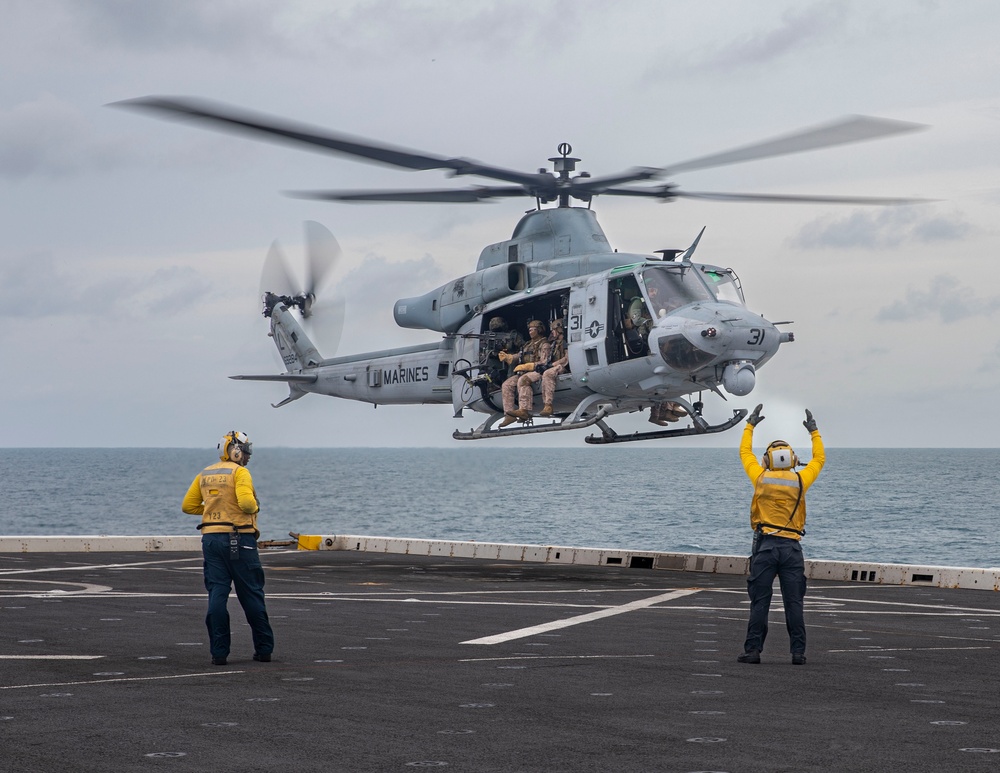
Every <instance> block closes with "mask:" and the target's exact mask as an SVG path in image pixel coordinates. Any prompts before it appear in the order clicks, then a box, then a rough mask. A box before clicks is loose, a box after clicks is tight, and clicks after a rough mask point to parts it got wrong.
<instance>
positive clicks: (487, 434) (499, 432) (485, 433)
mask: <svg viewBox="0 0 1000 773" xmlns="http://www.w3.org/2000/svg"><path fill="white" fill-rule="evenodd" d="M744 413H745V411H744ZM607 415H608V411H607V409H606V408H603V407H602V408H600V409H599V410H598V411H597V413H595V414H594V415H593V416H591V417H590V418H587V419H581V420H579V421H570V420H569V419H566V420H563V421H554V422H552V423H551V424H540V425H538V426H535V424H534V423H533V421H532V420H530V419H529V420H528V423H526V424H524V425H523V426H520V427H513V428H511V429H493V425H494V424H496V423H497V422H498V421H500V419H502V418H503V414H502V413H494V414H492V415H491V416H490V417H489V418H488V419H487V420H486V421H484V422H483V423H482V424H480V425H479V426H478V427H476V428H475V429H474V430H472V431H471V432H461V431H459V430H457V429H456V430H455V431H454V432H453V433H452V437H453V438H455V440H482V439H483V438H491V437H512V436H514V435H538V434H540V433H542V432H561V431H563V430H568V429H583V428H584V427H592V426H593V425H594V424H599V423H600V424H603V422H602V421H601V420H602V419H604V417H605V416H607ZM570 418H572V417H570ZM603 431H604V430H603V429H602V432H603Z"/></svg>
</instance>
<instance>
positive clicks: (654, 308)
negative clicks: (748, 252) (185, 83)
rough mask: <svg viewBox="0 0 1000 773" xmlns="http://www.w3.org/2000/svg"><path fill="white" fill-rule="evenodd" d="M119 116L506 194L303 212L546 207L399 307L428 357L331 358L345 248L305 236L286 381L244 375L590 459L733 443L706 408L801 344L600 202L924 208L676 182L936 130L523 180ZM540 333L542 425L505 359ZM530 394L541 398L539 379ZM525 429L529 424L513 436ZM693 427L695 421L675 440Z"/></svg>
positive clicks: (428, 158) (266, 295)
mask: <svg viewBox="0 0 1000 773" xmlns="http://www.w3.org/2000/svg"><path fill="white" fill-rule="evenodd" d="M114 106H120V107H126V108H134V109H139V110H143V111H146V112H152V113H154V114H156V115H157V116H158V117H165V118H169V119H175V120H193V121H197V122H199V123H201V124H204V125H206V126H207V127H209V128H214V129H221V130H224V131H230V132H238V133H243V134H249V135H251V136H253V137H255V138H258V139H265V140H269V141H275V142H281V143H286V144H291V145H293V146H296V147H299V148H305V149H310V150H318V151H321V152H327V153H332V154H336V155H344V156H349V157H353V158H355V159H360V160H362V161H367V162H371V163H379V164H383V165H388V166H393V167H396V168H402V169H408V170H420V171H429V170H445V171H446V172H447V173H448V174H449V175H450V176H452V177H455V176H476V177H481V178H487V179H489V180H493V181H497V182H500V183H504V184H499V185H476V186H470V187H465V188H430V189H412V190H401V189H396V190H360V191H359V190H319V191H297V192H291V193H290V195H293V196H296V197H299V198H307V199H314V200H323V201H334V202H434V203H469V202H482V201H487V200H491V199H503V198H515V197H529V198H532V199H534V200H535V207H534V208H533V209H531V210H529V211H528V212H527V213H525V214H524V215H523V216H522V217H521V219H520V221H519V222H518V223H517V224H516V225H515V227H514V229H513V232H512V234H511V237H510V238H509V239H504V240H502V241H499V242H496V243H494V244H490V245H487V246H486V247H484V248H483V249H482V251H481V253H480V255H479V260H478V263H477V265H476V269H475V271H473V272H471V273H469V274H466V275H464V276H461V277H458V278H457V279H454V280H452V281H449V282H447V283H445V284H444V285H441V286H440V287H437V288H435V289H433V290H430V291H429V292H427V293H424V294H423V295H418V296H414V297H409V298H401V299H399V300H397V301H396V302H395V304H394V306H393V317H394V319H395V322H396V323H397V324H398V325H399V326H400V327H403V328H411V329H421V330H427V331H433V332H436V333H440V334H442V337H441V338H440V339H438V340H436V341H434V342H431V343H427V344H422V345H416V346H408V347H400V348H394V349H387V350H383V351H377V352H367V353H361V354H354V355H350V356H342V357H329V358H324V357H323V356H322V355H321V354H320V352H319V350H318V349H317V347H316V345H315V343H314V342H313V341H312V340H311V339H310V337H309V335H307V333H306V331H305V330H304V328H303V325H307V324H309V322H310V320H312V319H313V318H315V317H317V316H319V314H320V312H321V311H323V309H324V308H326V312H325V313H326V315H327V316H328V317H330V318H332V319H334V320H335V321H339V322H340V323H342V315H343V307H342V306H340V307H338V306H337V305H336V304H334V305H332V306H329V305H328V306H327V307H324V306H323V305H322V301H320V302H317V295H316V293H317V290H318V289H319V287H320V285H321V284H322V283H323V280H324V278H325V276H326V275H327V272H328V271H329V268H330V266H332V265H333V263H334V261H335V260H336V258H337V255H338V254H339V246H338V245H337V243H336V239H335V238H334V237H333V235H332V234H331V233H330V232H329V231H328V230H326V229H325V228H324V227H323V226H321V225H319V224H318V223H315V222H309V223H307V224H306V235H307V245H308V254H309V261H308V267H307V268H308V270H307V274H308V276H307V281H306V285H305V286H304V287H299V286H297V285H296V284H295V283H294V281H293V280H292V279H291V274H290V272H289V270H288V267H287V262H286V261H285V259H284V257H283V256H282V255H281V253H280V251H278V250H277V248H276V246H273V247H272V250H271V252H270V253H269V254H268V258H267V260H266V261H265V270H264V280H262V285H263V286H262V302H263V315H264V317H266V318H267V319H268V320H269V328H270V329H269V336H270V337H271V338H272V339H273V342H274V345H275V346H276V348H277V350H278V353H279V355H280V356H281V360H282V362H283V364H284V367H285V371H284V372H282V373H279V374H264V375H235V376H231V377H230V378H233V379H237V380H246V381H263V382H281V383H284V384H286V385H287V386H288V390H289V393H288V396H287V397H286V398H284V399H283V400H281V401H280V402H278V403H276V404H274V407H280V406H283V405H287V404H288V403H290V402H292V401H294V400H298V399H299V398H301V397H303V396H305V395H307V394H319V395H328V396H332V397H340V398H345V399H349V400H359V401H363V402H368V403H372V404H373V405H376V406H377V405H380V404H381V405H416V404H445V405H447V404H450V405H451V406H452V407H453V409H454V417H455V418H456V419H461V418H463V417H464V414H465V411H467V410H469V411H472V412H473V413H477V414H484V415H485V419H484V420H483V421H482V422H481V423H480V424H479V425H478V426H476V427H474V428H472V429H469V430H467V431H461V430H455V431H454V433H453V437H454V438H455V439H456V440H480V439H485V438H497V437H510V436H515V435H533V434H540V433H549V432H563V431H568V430H577V429H584V428H587V427H596V428H597V429H598V430H599V431H600V433H599V434H590V435H587V436H586V437H585V441H586V442H588V443H592V444H608V443H622V442H631V441H637V440H656V439H662V438H672V437H680V436H686V435H705V434H710V433H716V432H722V431H725V430H727V429H730V428H731V427H733V426H735V425H736V424H738V423H739V422H740V421H741V420H742V419H743V418H744V417H745V416H746V415H747V412H748V411H747V410H746V409H745V408H736V409H733V410H732V415H731V416H729V417H728V418H722V419H721V420H716V421H715V423H712V422H711V421H710V420H709V419H708V418H707V417H706V416H705V413H704V401H703V397H704V395H705V393H711V394H714V395H716V396H718V397H720V398H721V399H722V400H723V401H726V400H727V398H726V394H729V395H732V396H735V397H744V396H746V395H748V394H750V392H751V391H752V390H753V389H754V386H755V384H756V374H757V371H758V370H759V369H760V368H761V367H762V366H763V365H765V364H766V363H767V362H768V361H769V360H770V359H771V358H772V357H774V355H775V354H777V352H778V350H779V348H780V347H781V346H783V345H785V344H788V343H790V342H792V341H794V333H793V332H791V331H789V330H784V329H782V327H783V326H786V325H790V324H792V323H791V322H788V321H784V322H781V321H779V322H771V321H769V320H767V319H765V318H764V317H763V316H762V315H760V314H757V313H755V312H753V311H751V310H750V309H749V308H748V307H747V305H746V299H745V297H744V293H743V287H742V284H741V282H740V279H739V277H738V276H737V274H736V272H735V271H734V270H733V269H732V268H729V267H724V266H719V265H714V264H710V263H702V262H695V261H694V260H693V256H694V254H695V251H696V249H697V247H698V245H699V242H700V240H701V238H702V235H703V234H704V230H705V229H704V228H703V229H702V230H701V232H700V233H699V234H697V236H696V237H695V238H694V240H693V242H692V243H691V245H690V246H689V247H687V248H686V249H670V250H658V251H656V252H655V253H653V254H649V255H644V254H631V253H619V252H617V251H616V250H614V249H613V248H612V247H611V244H610V242H609V240H608V237H607V236H606V234H605V233H604V231H603V229H602V228H601V226H600V224H599V223H598V221H597V217H596V213H595V212H594V210H593V208H592V204H593V201H594V199H595V198H596V197H598V196H635V197H643V198H647V199H652V200H654V201H660V202H668V201H671V200H674V199H676V198H680V197H686V198H694V199H703V200H709V201H758V202H759V201H764V202H812V203H826V204H855V205H897V204H908V203H913V202H915V201H922V200H921V199H911V198H874V197H857V196H814V195H794V194H793V195H782V194H755V193H713V192H694V191H687V190H682V189H680V188H679V187H678V186H677V184H676V183H674V182H672V181H670V180H669V178H670V177H672V176H673V175H675V174H678V173H681V172H689V171H695V170H699V169H705V168H709V167H717V166H722V165H727V164H736V163H742V162H746V161H751V160H757V159H763V158H768V157H773V156H780V155H787V154H792V153H799V152H804V151H810V150H817V149H820V148H826V147H831V146H835V145H844V144H848V143H855V142H861V141H865V140H871V139H876V138H879V137H886V136H889V135H894V134H901V133H906V132H911V131H915V130H919V129H923V128H925V127H924V126H923V125H922V124H915V123H910V122H905V121H898V120H891V119H884V118H874V117H870V116H850V117H847V118H843V119H840V120H837V121H834V122H830V123H828V124H824V125H820V126H817V127H813V128H809V129H805V130H802V131H799V132H796V133H793V134H789V135H784V136H781V137H777V138H774V139H770V140H765V141H763V142H757V143H754V144H750V145H746V146H741V147H738V148H735V149H732V150H729V151H726V152H722V153H715V154H711V155H707V156H701V157H698V158H694V159H691V160H688V161H684V162H681V163H675V164H671V165H669V166H666V167H634V168H632V169H628V170H625V171H623V172H621V173H618V174H613V175H609V176H604V177H592V176H591V175H590V174H589V173H587V172H579V173H576V166H577V164H578V163H580V161H581V159H579V158H576V157H574V156H573V155H572V153H573V149H572V147H571V146H570V145H569V144H568V143H562V144H561V145H559V147H558V155H557V156H554V157H552V158H549V159H548V160H549V162H550V163H551V164H552V169H551V171H549V170H548V169H546V168H540V169H538V170H537V171H536V172H522V171H518V170H512V169H505V168H501V167H496V166H491V165H489V164H484V163H481V162H478V161H474V160H471V159H467V158H449V157H445V156H438V155H433V154H429V153H424V152H421V151H416V150H410V149H406V148H402V147H397V146H391V145H387V144H382V143H378V142H373V141H371V140H367V139H362V138H358V137H354V136H351V135H347V134H342V133H338V132H333V131H330V130H326V129H320V128H317V127H312V126H308V125H305V124H300V123H293V122H290V121H287V120H285V119H281V118H276V117H273V116H269V115H265V114H261V113H256V112H251V111H247V110H243V109H238V108H233V107H230V106H227V105H221V104H219V103H215V102H209V101H205V100H200V99H194V98H189V97H160V96H150V97H141V98H138V99H131V100H125V101H124V102H116V103H114ZM574 173H576V174H574ZM650 182H655V184H649V183H650ZM637 183H647V184H646V185H637ZM573 202H579V203H578V204H573ZM547 205H548V206H547ZM300 321H301V324H300ZM539 322H540V323H542V324H541V325H540V326H539V327H541V328H542V334H544V333H546V332H547V331H548V330H549V328H550V327H551V326H552V323H553V322H558V323H561V327H562V330H563V331H564V333H563V335H564V348H565V356H566V365H565V367H564V368H563V369H562V372H560V373H558V375H557V376H556V379H555V390H554V394H553V395H552V401H551V404H548V405H545V407H544V408H543V409H541V410H539V408H538V405H539V402H540V401H538V400H537V399H535V400H533V401H532V403H533V405H532V408H531V410H519V411H518V413H517V414H513V413H511V411H510V410H509V407H508V408H507V409H505V407H504V403H503V390H502V385H503V383H504V382H505V381H507V380H509V379H514V378H517V379H520V375H519V374H518V373H514V372H513V371H514V370H515V369H514V368H512V367H511V366H510V365H509V364H505V362H506V360H507V359H509V355H512V354H516V353H517V352H518V350H519V349H520V347H521V346H522V345H523V343H524V342H525V340H527V339H526V338H525V337H524V336H522V335H521V333H520V331H527V330H528V329H529V323H531V325H532V326H538V323H539ZM334 327H336V324H335V325H334ZM505 354H506V355H507V357H505V356H504V355H505ZM547 366H549V367H551V363H542V362H539V363H536V364H534V367H536V368H537V369H538V370H539V371H541V370H543V369H544V368H546V367H547ZM543 375H544V374H543ZM540 381H541V380H540V379H538V380H536V381H535V383H534V384H533V386H532V387H531V390H532V391H531V392H530V394H531V395H532V396H533V397H537V395H538V393H539V390H540ZM521 383H522V384H524V383H525V382H524V380H523V379H521ZM647 409H648V410H649V412H650V415H649V420H650V421H651V422H652V423H653V424H654V425H655V426H656V429H652V430H649V431H636V432H628V433H618V432H616V431H615V430H614V429H612V427H611V426H610V425H609V423H608V419H609V417H611V416H614V415H617V414H627V413H635V412H638V411H644V410H647ZM542 411H544V414H543V413H542ZM515 419H516V420H517V422H516V424H517V425H516V426H509V425H511V424H513V423H514V420H515ZM682 420H687V421H690V424H688V425H686V426H673V425H676V424H680V422H681V421H682Z"/></svg>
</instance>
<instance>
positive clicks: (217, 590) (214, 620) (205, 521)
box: [181, 430, 274, 666]
mask: <svg viewBox="0 0 1000 773" xmlns="http://www.w3.org/2000/svg"><path fill="white" fill-rule="evenodd" d="M252 448H253V445H252V443H251V442H250V439H249V438H248V437H247V436H246V435H245V434H243V433H242V432H236V431H235V430H233V431H232V432H230V433H228V434H227V435H226V436H225V437H224V438H222V441H221V442H220V443H219V460H220V461H219V462H218V463H217V464H213V465H211V466H209V467H206V468H205V469H204V470H202V471H201V472H200V473H198V475H197V476H196V477H195V479H194V482H192V483H191V487H190V488H189V489H188V492H187V494H186V495H185V496H184V502H183V503H182V505H181V509H182V510H183V511H184V512H185V513H190V514H191V515H200V516H201V523H200V524H199V525H198V528H199V529H200V530H201V534H202V536H201V550H202V555H203V557H204V569H205V588H206V589H207V590H208V614H207V615H206V617H205V624H206V625H207V626H208V637H209V646H210V648H211V653H212V664H213V665H216V666H224V665H226V658H227V657H228V656H229V647H230V633H229V610H228V609H227V606H226V605H227V602H228V600H229V591H230V588H231V586H235V587H236V597H237V598H238V599H239V602H240V606H242V607H243V614H245V615H246V618H247V623H249V624H250V630H251V632H252V635H253V649H254V654H253V659H254V660H258V661H261V662H264V663H267V662H269V661H270V660H271V652H272V650H274V634H273V633H272V631H271V624H270V622H269V621H268V619H267V609H266V608H265V606H264V569H263V567H262V566H261V564H260V556H259V555H258V553H257V538H258V537H259V536H260V532H259V531H258V530H257V513H258V512H259V511H260V503H259V501H258V499H257V492H256V491H255V490H254V487H253V479H252V478H251V477H250V472H249V470H247V468H246V466H247V463H248V462H249V461H250V454H251V452H252Z"/></svg>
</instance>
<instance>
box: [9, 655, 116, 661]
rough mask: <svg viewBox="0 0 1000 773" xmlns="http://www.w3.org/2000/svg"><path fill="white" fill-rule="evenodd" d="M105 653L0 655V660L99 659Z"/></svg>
mask: <svg viewBox="0 0 1000 773" xmlns="http://www.w3.org/2000/svg"><path fill="white" fill-rule="evenodd" d="M103 657H105V656H104V655H0V660H97V659H98V658H103Z"/></svg>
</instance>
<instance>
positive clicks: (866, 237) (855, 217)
mask: <svg viewBox="0 0 1000 773" xmlns="http://www.w3.org/2000/svg"><path fill="white" fill-rule="evenodd" d="M922 212H924V210H923V209H921V208H917V207H886V208H884V209H879V210H856V211H853V212H851V213H850V214H848V215H842V216H840V217H834V216H831V217H821V218H817V219H816V220H813V221H812V222H811V223H807V224H806V225H805V226H803V227H802V229H801V230H800V231H799V233H798V234H797V235H796V236H795V237H793V238H792V239H791V245H792V246H793V247H798V248H804V249H827V248H829V249H850V248H865V249H892V248H895V247H899V246H901V245H903V244H908V243H917V244H934V243H940V242H949V241H957V240H959V239H964V238H967V237H968V236H970V235H971V234H972V233H973V231H974V228H973V226H972V225H971V224H970V223H969V222H967V221H966V220H965V219H964V218H963V217H962V216H961V215H959V214H952V215H923V214H921V213H922Z"/></svg>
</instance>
